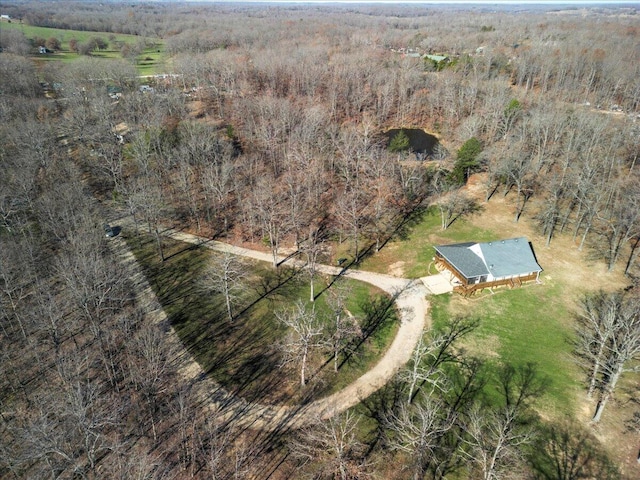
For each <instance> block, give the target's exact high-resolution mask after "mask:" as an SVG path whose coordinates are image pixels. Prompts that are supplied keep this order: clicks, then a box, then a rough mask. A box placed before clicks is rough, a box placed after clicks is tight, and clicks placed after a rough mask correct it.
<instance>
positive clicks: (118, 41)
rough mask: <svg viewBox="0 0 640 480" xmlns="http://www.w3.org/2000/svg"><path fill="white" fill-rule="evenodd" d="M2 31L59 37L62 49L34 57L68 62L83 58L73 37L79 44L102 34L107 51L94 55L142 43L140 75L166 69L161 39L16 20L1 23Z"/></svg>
mask: <svg viewBox="0 0 640 480" xmlns="http://www.w3.org/2000/svg"><path fill="white" fill-rule="evenodd" d="M2 29H3V30H19V31H21V32H22V33H23V34H24V35H25V37H26V38H27V39H29V40H30V41H33V39H35V38H42V39H45V40H47V39H49V38H52V37H53V38H56V39H58V41H59V42H60V47H61V48H60V50H58V51H56V52H54V53H47V54H39V53H37V52H36V51H35V49H36V47H37V45H34V53H33V58H34V59H37V60H38V61H65V62H71V61H74V60H77V59H79V58H82V55H80V54H78V53H76V52H73V51H71V48H70V46H69V42H70V41H71V40H72V39H75V40H77V42H78V43H85V42H87V41H89V40H91V39H92V38H95V37H100V38H102V39H103V40H105V41H106V42H107V43H108V46H107V48H105V49H104V50H95V51H93V52H92V54H91V56H92V57H94V58H118V59H121V58H123V56H122V51H121V49H122V46H123V45H129V46H134V45H136V44H138V43H140V44H143V45H144V47H143V48H141V53H140V54H139V55H137V57H136V58H135V59H132V61H133V60H134V61H135V65H136V68H137V70H138V72H139V74H140V75H153V74H158V73H164V72H165V66H166V65H165V55H164V42H163V41H162V40H161V39H158V38H143V37H139V36H136V35H127V34H120V33H118V34H113V33H108V32H89V31H83V30H63V29H59V28H48V27H37V26H32V25H25V24H20V23H16V22H12V23H7V22H3V23H2Z"/></svg>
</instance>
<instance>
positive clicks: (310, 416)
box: [114, 230, 428, 430]
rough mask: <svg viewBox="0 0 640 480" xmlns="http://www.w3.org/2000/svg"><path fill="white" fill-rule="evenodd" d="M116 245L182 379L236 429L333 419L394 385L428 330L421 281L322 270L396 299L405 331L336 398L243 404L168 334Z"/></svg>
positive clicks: (192, 238) (219, 246)
mask: <svg viewBox="0 0 640 480" xmlns="http://www.w3.org/2000/svg"><path fill="white" fill-rule="evenodd" d="M163 233H164V235H166V236H168V237H171V238H174V239H176V240H180V241H183V242H188V243H192V244H198V245H202V246H204V247H207V248H210V249H212V250H216V251H221V252H224V251H226V252H231V253H233V254H236V255H241V256H244V257H249V258H253V259H257V260H262V261H267V262H272V261H273V258H272V256H271V254H268V253H264V252H259V251H255V250H249V249H246V248H242V247H236V246H233V245H229V244H226V243H222V242H217V241H212V240H209V239H206V238H202V237H198V236H196V235H192V234H188V233H184V232H178V231H175V230H167V231H165V232H163ZM114 240H115V242H114V244H115V245H117V246H118V249H119V251H120V254H121V255H122V257H123V258H124V259H125V261H126V262H127V263H128V264H129V265H130V267H131V268H132V269H133V272H134V282H135V283H136V285H137V286H138V287H139V289H138V297H139V300H140V301H141V304H142V305H144V307H145V309H146V311H147V313H148V314H150V315H152V316H153V318H154V320H155V321H156V322H159V323H161V324H163V327H165V330H166V331H167V332H168V337H169V341H170V342H172V343H175V344H176V346H178V347H179V348H177V349H176V351H178V352H182V353H181V354H180V355H179V358H178V359H177V360H178V362H179V369H180V373H181V374H182V375H184V376H185V377H186V378H187V379H188V380H192V381H193V382H194V384H195V385H196V388H198V389H199V393H200V394H201V396H202V398H203V400H204V401H207V403H208V405H209V408H210V409H211V410H212V411H213V412H215V413H216V415H218V416H219V417H221V418H223V419H224V420H226V421H229V422H234V424H240V425H242V426H246V427H251V428H258V429H262V430H279V429H283V428H299V427H302V426H304V425H306V424H309V423H314V422H317V421H318V420H321V419H326V418H330V417H332V416H333V415H336V414H337V413H340V412H342V411H344V410H346V409H348V408H350V407H352V406H354V405H357V404H358V403H360V402H361V401H362V400H364V399H365V398H367V397H368V396H369V395H371V394H372V393H374V392H375V391H376V390H378V389H380V388H381V387H383V386H384V385H385V384H386V383H387V382H388V381H389V380H391V378H392V377H393V376H394V374H395V373H396V372H397V371H398V369H399V368H401V367H402V366H403V365H404V364H406V363H407V362H408V361H409V358H410V356H411V353H412V351H413V349H414V348H415V345H416V343H417V341H418V338H419V337H420V335H421V334H422V332H423V330H424V328H425V326H426V318H427V317H426V314H427V308H428V303H427V301H426V298H425V297H426V294H427V291H426V289H425V288H424V286H423V285H422V283H421V282H420V281H419V280H415V281H414V280H407V279H402V278H396V277H392V276H389V275H381V274H377V273H370V272H362V271H352V270H343V269H341V268H337V267H332V266H329V265H319V266H318V271H320V272H322V273H325V274H329V275H339V274H342V275H344V276H346V277H349V278H353V279H356V280H360V281H363V282H367V283H370V284H372V285H375V286H376V287H378V288H380V289H382V290H384V291H385V292H387V293H388V294H390V295H392V296H394V297H395V302H396V306H397V308H398V312H399V314H400V319H401V325H400V327H399V329H398V333H397V334H396V337H395V338H394V340H393V342H392V343H391V345H390V347H389V349H388V350H387V352H386V353H385V355H384V356H383V357H382V358H381V359H380V361H379V362H378V363H377V364H376V365H375V366H374V367H373V368H372V369H371V370H369V371H368V372H367V373H365V374H364V375H362V376H361V377H360V378H358V379H357V380H355V381H354V382H353V383H351V384H350V385H349V386H347V387H346V388H344V389H342V390H340V391H339V392H336V393H334V394H333V395H330V396H328V397H325V398H321V399H319V400H316V401H314V402H311V403H309V404H306V405H303V406H297V407H292V406H267V405H260V404H257V403H248V402H246V401H244V400H243V399H242V398H239V397H237V396H234V395H232V394H230V393H229V392H227V391H225V390H224V389H223V388H221V387H220V386H219V385H217V384H216V383H215V382H214V381H212V380H211V379H210V378H208V377H207V376H206V374H205V373H204V371H203V370H202V369H201V367H200V365H199V364H198V363H197V362H196V361H195V360H194V359H193V357H191V355H189V354H188V353H187V352H186V350H185V349H184V348H183V347H182V344H181V342H180V339H179V338H178V336H177V334H176V333H175V331H174V330H173V329H172V328H168V327H169V320H168V318H167V316H166V314H165V312H164V310H162V306H161V305H160V303H159V301H158V299H157V298H156V296H155V294H154V293H153V291H152V290H151V287H150V286H149V284H148V282H147V280H146V278H145V277H144V275H143V274H142V271H141V269H140V266H139V265H138V264H137V262H136V261H135V258H134V256H133V254H132V252H131V251H130V250H129V248H128V246H127V245H126V243H125V241H124V240H123V239H121V238H116V239H114ZM278 261H279V262H285V263H290V264H294V263H295V264H298V265H302V263H301V262H299V261H297V260H293V259H285V258H284V257H280V258H279V259H278Z"/></svg>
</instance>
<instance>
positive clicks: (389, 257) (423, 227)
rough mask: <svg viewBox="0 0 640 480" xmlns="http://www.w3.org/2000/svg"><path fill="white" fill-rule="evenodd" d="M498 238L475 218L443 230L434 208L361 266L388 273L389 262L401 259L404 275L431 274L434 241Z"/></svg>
mask: <svg viewBox="0 0 640 480" xmlns="http://www.w3.org/2000/svg"><path fill="white" fill-rule="evenodd" d="M496 238H498V237H497V236H496V234H495V233H494V232H492V231H491V230H487V229H484V228H481V227H478V226H476V225H475V224H474V223H473V218H470V219H464V218H463V219H461V220H458V221H456V222H454V223H453V225H451V227H449V228H448V229H447V230H442V229H441V228H440V214H439V213H438V210H437V209H436V208H430V209H429V210H427V211H425V212H424V213H423V214H422V217H421V220H420V221H419V222H418V223H416V224H415V225H414V226H413V227H412V228H411V231H410V232H409V234H408V235H407V237H406V238H404V239H401V240H394V241H392V242H390V243H389V244H388V245H386V246H385V248H383V249H382V250H381V251H380V252H378V253H376V254H375V255H372V256H370V257H368V258H366V259H365V260H364V261H363V262H362V264H361V268H362V269H363V270H369V271H373V272H380V273H388V272H389V266H390V265H392V264H393V263H394V262H396V261H398V260H401V261H402V263H403V264H404V265H403V267H404V268H403V276H404V277H407V278H419V277H424V276H426V275H428V274H429V264H430V263H431V261H432V259H433V257H434V256H435V250H434V248H433V246H434V245H439V244H445V243H456V242H468V241H469V240H474V241H479V242H484V241H489V240H495V239H496ZM431 273H433V272H431Z"/></svg>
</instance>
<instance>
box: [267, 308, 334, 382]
mask: <svg viewBox="0 0 640 480" xmlns="http://www.w3.org/2000/svg"><path fill="white" fill-rule="evenodd" d="M275 315H276V318H277V319H278V321H280V323H282V324H283V325H284V326H285V327H287V329H288V330H289V332H288V333H287V336H286V338H285V339H284V341H283V344H282V349H283V353H284V357H283V365H286V364H287V363H297V364H298V368H299V369H300V385H301V386H303V387H304V386H305V384H306V383H307V379H306V372H307V363H308V360H309V355H310V353H311V352H312V351H313V349H315V348H318V347H321V346H323V344H324V342H323V341H322V330H323V329H322V325H320V323H319V322H318V319H317V316H316V312H315V308H314V306H313V305H312V306H311V309H310V310H308V309H307V308H306V307H305V305H304V303H302V301H300V300H298V301H297V302H296V304H295V305H294V306H293V307H292V308H291V309H288V310H283V311H278V312H275Z"/></svg>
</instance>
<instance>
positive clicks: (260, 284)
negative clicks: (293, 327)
mask: <svg viewBox="0 0 640 480" xmlns="http://www.w3.org/2000/svg"><path fill="white" fill-rule="evenodd" d="M127 241H128V243H129V244H130V246H131V247H132V249H133V251H134V254H135V255H136V257H137V258H138V260H139V261H140V263H141V265H142V266H143V270H144V272H145V275H146V276H147V278H148V280H149V283H150V284H151V286H152V288H153V289H154V291H155V293H156V295H157V296H158V298H159V300H160V302H161V304H162V305H163V307H164V309H165V311H166V312H167V315H168V316H169V318H170V320H171V323H172V325H173V327H174V328H175V329H176V331H177V333H178V335H179V336H180V338H181V339H182V341H183V343H184V344H185V346H186V347H187V348H188V349H189V351H190V352H191V353H192V355H193V356H194V358H195V359H196V360H197V361H198V363H199V364H200V365H201V366H202V368H203V369H204V370H205V371H206V372H207V373H208V374H210V375H211V376H212V377H213V378H214V379H215V380H216V381H217V382H219V383H220V384H222V385H223V386H225V388H227V389H228V390H230V391H232V392H235V393H238V394H240V395H242V396H243V397H244V398H246V399H248V400H253V401H260V402H262V403H269V402H271V403H290V404H294V403H299V402H302V401H308V400H311V399H314V398H319V397H322V396H325V395H329V394H331V393H333V392H335V391H337V390H339V389H341V388H343V387H344V386H346V385H348V384H349V383H351V382H352V381H353V380H355V379H356V378H357V377H359V376H360V375H362V374H363V373H364V372H366V371H367V370H369V369H370V368H371V367H372V365H373V364H375V363H376V362H377V360H378V359H379V358H380V355H381V354H382V353H383V352H384V351H385V350H386V348H387V346H388V344H389V343H390V342H391V341H392V340H393V338H394V337H395V333H396V331H397V327H398V323H397V321H396V320H395V312H394V310H393V307H391V308H385V307H386V306H388V305H389V299H388V298H387V297H386V296H384V295H382V292H380V291H379V290H377V289H375V288H374V287H372V286H370V285H368V284H365V283H362V282H357V281H353V280H348V279H341V280H340V282H346V283H348V286H349V288H350V292H351V294H350V296H349V300H348V302H347V309H348V311H349V312H350V313H351V314H352V315H354V316H355V317H356V318H358V319H360V321H361V325H364V327H363V330H365V331H367V332H370V334H369V335H368V336H367V338H366V340H365V341H363V342H360V341H358V342H356V343H354V346H353V349H354V353H353V354H352V355H349V356H347V357H346V358H345V357H344V356H343V357H341V363H342V365H341V367H340V369H339V373H338V374H336V373H335V372H334V371H333V362H332V357H331V355H330V353H328V352H326V351H325V352H324V353H319V354H316V355H315V357H314V358H313V362H312V364H313V368H310V369H309V371H308V377H310V378H311V381H310V382H309V383H308V386H307V387H305V388H304V389H300V388H299V375H298V373H297V370H295V369H294V368H280V363H281V354H280V352H279V351H278V349H277V345H278V344H279V343H280V342H281V340H282V339H283V338H284V336H285V335H286V330H285V328H284V327H283V326H282V325H281V324H280V323H279V322H278V321H277V319H276V317H275V315H274V312H275V311H278V310H282V309H284V308H290V307H291V306H292V305H293V304H294V303H295V301H296V300H297V299H302V300H304V301H306V303H307V306H309V302H308V298H309V293H310V292H309V284H308V277H307V276H306V273H305V272H294V271H292V270H291V269H289V268H286V267H280V268H279V269H277V270H276V269H273V268H272V267H271V266H270V265H268V264H266V263H261V262H248V261H247V262H246V265H247V266H248V267H249V269H250V272H251V274H250V278H249V279H248V281H247V282H246V288H245V294H244V297H243V299H242V302H241V304H242V308H239V309H238V313H237V316H236V318H235V319H234V321H233V322H230V321H229V319H228V317H227V315H226V311H225V304H224V299H223V297H222V295H220V294H216V293H212V292H206V291H204V290H203V285H204V282H203V280H202V274H203V273H204V271H205V269H206V268H207V266H208V265H210V262H211V261H212V259H213V258H214V257H215V255H217V254H216V253H215V252H212V251H211V250H209V249H206V248H204V247H202V248H198V247H194V246H193V245H190V244H183V243H180V242H177V241H173V240H170V239H165V243H166V245H165V248H166V255H167V257H168V259H167V260H166V261H165V262H161V261H160V259H159V255H158V251H157V248H156V245H155V242H154V240H153V239H152V238H151V237H139V239H136V238H135V237H132V238H129V239H127ZM331 280H332V279H331V278H325V279H319V280H318V282H317V285H316V289H315V292H316V294H318V293H319V294H320V295H319V296H318V297H317V300H316V301H315V302H314V304H315V307H314V308H315V310H316V313H317V315H318V317H319V318H321V319H324V321H326V322H330V321H331V315H330V314H329V312H328V306H327V303H326V301H325V299H326V297H327V293H326V291H324V292H323V289H324V288H326V286H327V284H328V283H329V282H330V281H331ZM381 312H384V314H383V315H380V313H381ZM367 325H369V327H370V328H366V326H367Z"/></svg>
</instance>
